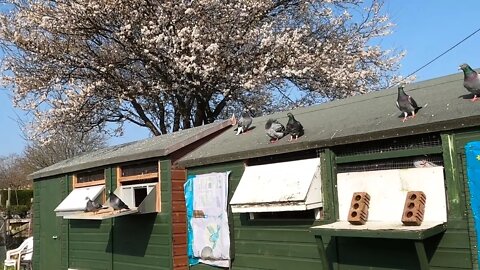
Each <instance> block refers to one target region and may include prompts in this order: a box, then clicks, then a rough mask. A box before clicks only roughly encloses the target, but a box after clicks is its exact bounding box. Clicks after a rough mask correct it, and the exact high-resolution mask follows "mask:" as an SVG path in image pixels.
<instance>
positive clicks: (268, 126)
mask: <svg viewBox="0 0 480 270" xmlns="http://www.w3.org/2000/svg"><path fill="white" fill-rule="evenodd" d="M265 133H267V136H268V137H270V142H272V143H275V142H277V141H278V140H279V139H281V138H283V136H285V127H284V126H283V125H282V124H281V123H280V122H278V121H277V120H276V119H268V121H267V123H265Z"/></svg>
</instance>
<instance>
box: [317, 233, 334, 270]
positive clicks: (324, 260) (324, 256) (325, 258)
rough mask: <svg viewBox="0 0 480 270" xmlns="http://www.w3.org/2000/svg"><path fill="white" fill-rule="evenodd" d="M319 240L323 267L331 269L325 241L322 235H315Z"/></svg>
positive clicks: (318, 245)
mask: <svg viewBox="0 0 480 270" xmlns="http://www.w3.org/2000/svg"><path fill="white" fill-rule="evenodd" d="M315 240H316V242H317V248H318V254H320V260H321V261H322V269H326V270H330V269H331V268H330V264H329V263H328V262H329V260H328V254H327V250H326V248H325V244H324V242H323V239H322V236H320V235H317V236H315Z"/></svg>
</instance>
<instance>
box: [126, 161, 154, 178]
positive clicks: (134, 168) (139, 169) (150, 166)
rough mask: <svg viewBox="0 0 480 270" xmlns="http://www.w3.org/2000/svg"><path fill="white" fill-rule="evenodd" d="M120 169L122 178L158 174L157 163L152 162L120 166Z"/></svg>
mask: <svg viewBox="0 0 480 270" xmlns="http://www.w3.org/2000/svg"><path fill="white" fill-rule="evenodd" d="M121 169H122V177H125V176H134V175H142V174H150V173H158V162H157V161H152V162H148V163H143V164H134V165H126V166H122V167H121Z"/></svg>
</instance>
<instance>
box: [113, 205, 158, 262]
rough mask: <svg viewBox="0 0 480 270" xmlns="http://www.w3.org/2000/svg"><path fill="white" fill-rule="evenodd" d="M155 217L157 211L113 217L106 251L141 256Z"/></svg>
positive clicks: (149, 239)
mask: <svg viewBox="0 0 480 270" xmlns="http://www.w3.org/2000/svg"><path fill="white" fill-rule="evenodd" d="M156 219H157V213H151V214H142V215H128V216H123V217H118V218H115V221H114V224H113V226H112V228H111V230H110V236H109V239H108V245H107V249H106V252H109V253H115V254H122V255H129V256H139V257H143V256H144V255H145V251H146V250H147V247H148V244H149V242H150V241H151V237H152V231H153V227H154V225H155V221H156Z"/></svg>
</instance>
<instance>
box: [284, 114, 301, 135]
mask: <svg viewBox="0 0 480 270" xmlns="http://www.w3.org/2000/svg"><path fill="white" fill-rule="evenodd" d="M287 116H288V122H287V126H286V129H285V133H288V134H290V139H289V140H288V141H292V140H293V137H295V140H297V139H298V137H300V136H302V135H303V133H304V130H303V126H302V124H301V123H300V122H298V121H297V120H296V119H295V117H294V116H293V114H292V113H287Z"/></svg>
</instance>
